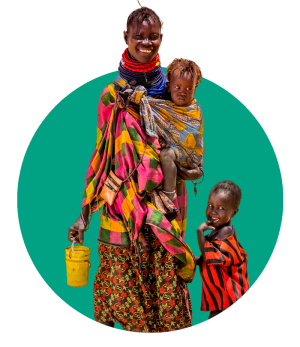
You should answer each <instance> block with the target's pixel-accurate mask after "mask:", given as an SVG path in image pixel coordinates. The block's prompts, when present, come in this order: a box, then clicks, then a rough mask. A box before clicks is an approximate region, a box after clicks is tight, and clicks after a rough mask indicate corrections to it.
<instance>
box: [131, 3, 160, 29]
mask: <svg viewBox="0 0 300 347" xmlns="http://www.w3.org/2000/svg"><path fill="white" fill-rule="evenodd" d="M150 19H152V20H153V22H156V21H158V22H159V24H160V27H161V28H162V26H163V22H162V20H161V19H160V18H159V16H158V15H157V14H156V13H155V12H154V11H153V10H151V8H148V7H144V6H142V7H141V8H138V9H137V10H135V11H133V12H131V13H130V15H129V17H128V19H127V31H128V28H129V27H130V25H131V23H132V22H133V21H134V20H137V22H138V23H140V24H142V23H143V22H144V21H146V22H147V23H148V24H149V25H150V24H151V22H150Z"/></svg>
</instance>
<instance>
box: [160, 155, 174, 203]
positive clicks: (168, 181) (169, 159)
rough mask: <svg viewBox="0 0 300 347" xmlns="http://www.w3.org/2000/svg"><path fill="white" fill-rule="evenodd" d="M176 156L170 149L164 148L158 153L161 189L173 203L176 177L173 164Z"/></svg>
mask: <svg viewBox="0 0 300 347" xmlns="http://www.w3.org/2000/svg"><path fill="white" fill-rule="evenodd" d="M175 160H176V156H175V152H174V151H173V149H172V148H164V149H163V150H162V151H161V152H160V163H161V168H162V171H163V175H164V179H163V187H164V193H165V194H166V195H167V197H168V198H169V199H170V200H171V201H173V200H175V199H176V193H175V188H176V176H177V166H176V164H175Z"/></svg>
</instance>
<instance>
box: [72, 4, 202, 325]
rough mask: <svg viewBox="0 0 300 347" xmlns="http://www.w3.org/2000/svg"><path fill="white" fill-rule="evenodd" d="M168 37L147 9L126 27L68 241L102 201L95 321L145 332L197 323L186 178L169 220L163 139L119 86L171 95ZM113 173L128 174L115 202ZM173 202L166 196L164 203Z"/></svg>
mask: <svg viewBox="0 0 300 347" xmlns="http://www.w3.org/2000/svg"><path fill="white" fill-rule="evenodd" d="M162 36H163V35H162V34H161V21H160V19H159V17H158V16H157V14H156V13H155V12H153V11H152V10H150V9H148V8H146V7H142V8H140V9H138V10H136V11H134V12H132V13H131V15H130V16H129V17H128V21H127V31H125V32H124V39H125V42H126V44H127V45H128V50H126V51H125V52H124V53H123V56H122V60H121V63H120V67H119V73H120V75H119V76H117V78H116V79H115V81H114V82H113V83H111V84H110V85H108V87H106V88H105V89H104V90H103V92H102V94H101V97H100V102H99V113H98V124H97V142H96V149H95V151H94V153H93V156H92V158H91V161H90V165H89V169H88V172H87V175H86V182H85V183H86V188H85V191H84V195H83V204H82V213H81V214H80V216H79V217H78V219H77V221H76V222H75V223H74V224H73V225H72V226H71V227H70V228H69V240H70V241H74V240H75V242H79V243H80V244H82V243H83V240H84V236H83V235H84V232H85V231H86V228H87V226H88V223H89V214H90V213H93V212H95V211H97V210H99V209H100V208H101V206H104V207H103V215H102V217H101V229H100V235H99V256H100V261H101V263H100V266H99V269H98V272H97V275H96V278H95V284H94V307H95V319H96V321H99V322H100V323H102V324H106V325H109V326H114V323H115V322H118V323H120V324H121V325H122V327H123V328H124V329H125V330H131V331H141V332H159V331H170V330H176V329H182V328H185V327H188V326H191V324H192V312H191V301H190V295H189V292H188V289H187V286H186V282H190V281H191V280H192V278H193V276H194V269H195V262H194V256H193V254H192V252H191V250H190V249H189V247H188V246H187V245H186V244H185V243H184V240H183V237H184V232H185V227H186V210H187V195H186V188H185V183H184V181H182V180H178V184H177V195H178V197H177V199H176V200H175V201H174V204H175V206H176V208H177V210H178V216H177V218H176V219H175V220H173V221H172V222H169V221H168V219H167V218H166V217H165V215H164V213H162V212H161V209H160V208H158V206H157V204H156V205H154V204H153V203H157V200H156V199H155V198H154V197H155V196H156V197H157V196H158V194H157V188H158V186H159V185H160V184H161V181H162V171H161V168H160V165H158V163H159V156H158V154H159V149H160V145H159V142H158V139H157V138H154V137H149V136H147V137H146V135H145V131H144V129H143V128H142V125H141V120H140V117H139V109H138V107H137V106H133V105H129V107H127V106H128V105H125V103H124V101H123V102H122V99H121V97H120V96H121V93H120V91H121V89H122V90H124V89H126V88H130V85H128V82H133V81H134V80H135V82H136V83H138V84H141V85H143V86H144V87H145V88H146V89H147V92H148V95H161V94H163V93H164V92H165V82H166V79H165V75H164V74H163V72H162V69H161V66H160V61H159V55H158V51H159V48H160V45H161V42H162ZM122 95H124V93H123V94H122ZM116 100H117V103H116ZM120 104H121V105H120ZM111 154H113V156H111ZM111 170H112V172H113V174H115V175H116V176H117V177H118V178H119V179H121V180H125V179H127V180H126V181H125V182H124V183H123V184H121V188H120V190H119V192H118V194H117V196H116V199H115V201H114V203H113V204H112V206H110V205H109V204H107V203H106V201H105V200H103V199H102V198H101V196H100V195H101V190H102V188H103V187H104V185H105V184H104V182H105V180H106V179H107V178H108V176H109V173H110V171H111ZM201 174H202V173H201V171H200V169H199V168H198V167H194V168H192V169H190V170H186V169H184V168H182V167H179V168H178V175H179V176H180V177H181V178H182V179H183V180H195V179H198V178H200V177H201ZM155 192H156V195H155ZM161 202H163V201H161ZM167 207H168V203H167V202H166V201H165V206H163V208H167Z"/></svg>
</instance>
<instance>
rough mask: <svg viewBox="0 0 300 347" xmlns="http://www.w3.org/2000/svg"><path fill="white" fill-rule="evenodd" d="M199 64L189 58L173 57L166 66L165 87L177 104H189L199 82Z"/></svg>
mask: <svg viewBox="0 0 300 347" xmlns="http://www.w3.org/2000/svg"><path fill="white" fill-rule="evenodd" d="M201 78H202V73H201V70H200V68H199V66H198V65H197V64H196V63H194V62H193V61H191V60H187V59H182V58H181V59H174V60H173V61H172V63H171V64H170V65H169V66H168V67H167V80H168V82H167V88H168V91H169V93H170V94H171V99H172V101H173V102H174V103H175V104H176V105H178V106H184V105H187V104H189V103H190V102H191V101H192V100H193V97H194V94H195V91H196V88H197V86H198V84H199V82H201Z"/></svg>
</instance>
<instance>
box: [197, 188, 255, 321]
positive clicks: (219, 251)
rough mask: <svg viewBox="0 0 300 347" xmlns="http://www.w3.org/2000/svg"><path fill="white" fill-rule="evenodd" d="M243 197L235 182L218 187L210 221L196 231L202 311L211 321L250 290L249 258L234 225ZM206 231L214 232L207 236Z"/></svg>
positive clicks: (212, 193) (210, 207) (212, 199)
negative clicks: (232, 220) (208, 312)
mask: <svg viewBox="0 0 300 347" xmlns="http://www.w3.org/2000/svg"><path fill="white" fill-rule="evenodd" d="M241 197H242V192H241V189H240V188H239V187H238V186H237V185H236V184H235V183H233V182H231V181H222V182H219V183H218V184H216V185H215V186H214V187H213V188H212V190H211V191H210V194H209V197H208V203H207V208H206V218H207V221H206V222H203V223H202V224H201V225H200V226H199V227H198V229H197V237H198V244H199V248H200V251H201V257H200V258H198V260H197V263H198V265H199V267H200V275H201V279H202V284H203V288H202V303H201V311H210V315H209V318H212V317H214V316H216V315H217V314H219V313H220V312H222V311H223V310H225V309H226V308H228V307H229V306H230V305H232V304H233V303H235V302H236V301H237V300H238V299H239V298H240V297H241V296H242V295H244V294H245V293H246V291H247V290H248V289H249V287H250V285H249V277H248V272H247V262H248V256H247V254H246V252H245V251H244V249H243V247H242V246H241V244H240V243H239V241H238V239H237V236H236V231H235V229H234V228H233V226H232V225H231V218H233V217H234V216H235V215H236V213H237V212H238V208H239V204H240V201H241ZM206 230H212V231H211V232H210V233H209V234H208V235H207V236H204V231H206Z"/></svg>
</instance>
